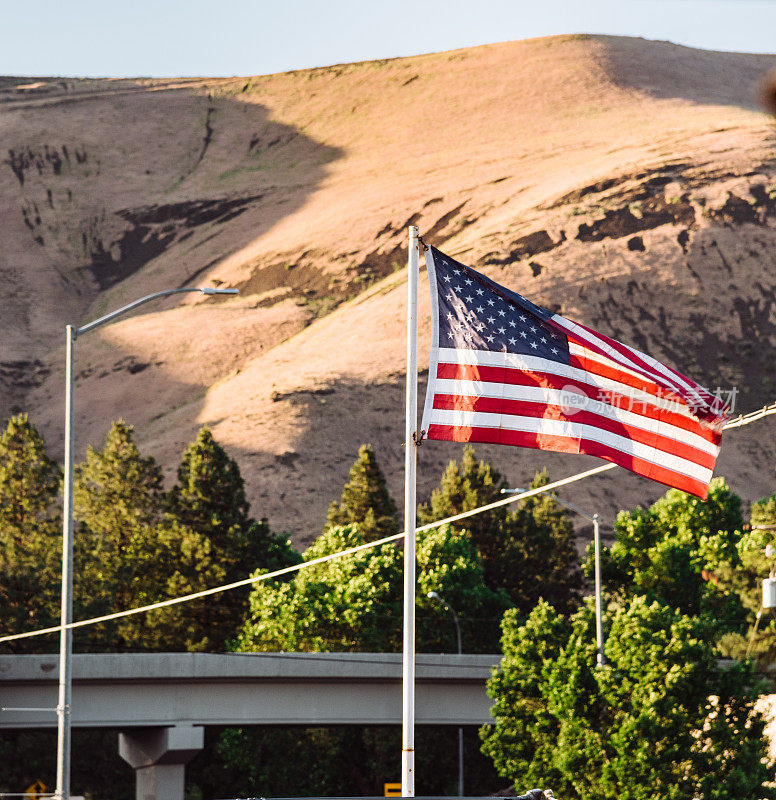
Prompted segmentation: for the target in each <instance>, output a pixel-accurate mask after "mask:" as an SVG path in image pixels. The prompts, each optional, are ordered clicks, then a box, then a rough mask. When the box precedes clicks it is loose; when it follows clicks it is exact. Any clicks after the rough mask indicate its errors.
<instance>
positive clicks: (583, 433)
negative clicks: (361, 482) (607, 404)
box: [429, 408, 713, 484]
mask: <svg viewBox="0 0 776 800" xmlns="http://www.w3.org/2000/svg"><path fill="white" fill-rule="evenodd" d="M429 421H430V423H431V424H432V425H434V424H436V425H449V426H452V427H456V428H496V429H498V430H510V431H523V432H525V433H538V434H545V435H549V436H566V437H569V438H571V439H588V440H590V441H594V442H599V443H600V444H603V445H606V446H608V447H612V448H613V449H615V450H618V451H620V452H621V453H625V454H627V455H630V456H635V457H636V458H641V459H643V460H644V461H648V462H649V463H651V464H655V465H657V466H659V467H665V468H666V469H670V470H673V471H674V472H678V473H679V474H681V475H686V476H687V477H689V478H694V479H695V480H697V481H701V482H703V483H706V484H708V483H709V481H710V480H711V476H712V473H713V471H712V470H710V469H707V468H706V467H701V466H700V465H698V464H695V463H693V462H692V461H688V460H687V459H684V458H680V457H679V456H677V455H675V454H673V453H666V452H665V451H663V450H659V449H657V448H655V447H650V446H649V445H645V444H641V443H640V442H634V441H633V439H628V438H626V437H624V436H618V435H617V434H615V433H610V432H609V431H605V430H603V429H602V428H596V427H594V426H592V425H586V424H585V423H580V422H571V421H563V420H554V419H539V418H536V417H514V416H511V415H509V414H492V413H487V412H480V411H459V410H451V409H442V408H435V409H434V410H433V412H432V414H431V418H430V420H429Z"/></svg>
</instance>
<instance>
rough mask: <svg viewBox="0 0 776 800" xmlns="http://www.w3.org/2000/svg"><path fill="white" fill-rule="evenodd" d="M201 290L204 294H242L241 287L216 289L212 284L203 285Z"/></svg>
mask: <svg viewBox="0 0 776 800" xmlns="http://www.w3.org/2000/svg"><path fill="white" fill-rule="evenodd" d="M199 291H200V292H202V294H240V290H239V289H214V288H213V287H211V286H202V287H200V289H199Z"/></svg>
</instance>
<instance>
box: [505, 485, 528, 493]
mask: <svg viewBox="0 0 776 800" xmlns="http://www.w3.org/2000/svg"><path fill="white" fill-rule="evenodd" d="M524 491H525V489H521V488H520V487H519V486H518V487H517V488H516V489H502V490H501V494H520V492H524Z"/></svg>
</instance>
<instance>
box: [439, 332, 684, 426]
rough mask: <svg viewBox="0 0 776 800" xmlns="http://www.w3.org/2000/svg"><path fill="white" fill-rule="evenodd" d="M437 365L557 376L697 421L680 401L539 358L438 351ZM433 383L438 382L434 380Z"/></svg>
mask: <svg viewBox="0 0 776 800" xmlns="http://www.w3.org/2000/svg"><path fill="white" fill-rule="evenodd" d="M438 363H439V364H460V365H466V366H479V367H507V368H508V369H516V370H520V371H521V372H546V373H547V374H548V375H557V376H558V377H560V378H569V379H571V380H577V381H580V382H581V383H585V384H587V385H589V386H591V387H592V388H593V389H597V390H598V391H599V392H604V393H614V394H621V395H625V396H626V397H633V398H634V399H635V400H636V401H638V402H642V401H645V402H649V400H650V398H654V399H655V401H657V402H650V406H652V407H653V408H656V409H658V410H662V411H670V412H672V413H674V414H680V415H681V416H683V417H686V418H687V419H689V420H692V421H693V422H694V423H696V424H698V420H697V419H696V418H695V417H694V416H693V414H692V413H691V411H690V409H689V408H688V407H687V406H686V405H685V404H684V402H682V401H672V400H668V399H666V398H664V397H659V396H658V395H656V394H654V393H652V392H646V391H641V390H638V389H634V388H633V387H632V386H629V385H628V384H626V383H620V382H619V381H616V380H613V379H612V378H604V377H602V376H600V375H596V374H595V373H593V372H588V371H587V370H584V369H582V368H581V367H572V366H570V365H568V364H562V363H560V362H558V361H552V360H551V359H548V358H541V357H540V356H524V355H518V354H517V353H503V352H502V353H497V352H494V351H492V350H468V349H461V350H457V349H455V348H452V347H440V348H439V356H438ZM435 375H436V370H435V371H434V373H433V376H435ZM640 377H641V376H640ZM437 380H439V379H438V378H437ZM431 386H432V384H431V382H430V381H429V387H431Z"/></svg>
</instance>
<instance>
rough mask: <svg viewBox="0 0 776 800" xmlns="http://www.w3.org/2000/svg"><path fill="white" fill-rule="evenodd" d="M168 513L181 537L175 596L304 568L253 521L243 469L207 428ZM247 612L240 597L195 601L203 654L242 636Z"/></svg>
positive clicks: (280, 540)
mask: <svg viewBox="0 0 776 800" xmlns="http://www.w3.org/2000/svg"><path fill="white" fill-rule="evenodd" d="M167 507H168V509H169V513H170V515H171V517H172V518H173V519H174V520H175V523H176V528H177V531H178V532H177V533H176V534H175V535H173V536H172V537H171V538H170V539H169V542H170V547H171V548H172V550H173V551H174V553H175V558H174V562H173V563H174V570H173V571H172V572H171V577H170V591H174V592H175V593H186V592H193V591H196V590H197V589H199V588H203V587H205V586H209V585H217V584H218V583H229V582H232V581H235V580H239V579H241V578H246V577H248V575H250V574H251V572H253V571H255V570H256V569H262V570H264V571H272V570H275V569H280V568H282V567H285V566H288V565H290V564H295V563H297V562H298V561H299V556H298V554H297V553H296V551H295V550H294V549H293V547H292V546H291V544H290V542H289V541H288V539H286V538H285V537H279V536H275V535H273V534H272V532H271V531H270V528H269V524H268V523H267V520H266V519H262V520H261V521H257V520H255V519H253V518H252V517H251V516H250V514H249V511H250V506H249V504H248V501H247V499H246V496H245V482H244V480H243V478H242V475H241V474H240V468H239V466H238V465H237V462H236V461H235V460H234V459H232V458H231V457H230V456H229V455H228V454H227V453H226V451H225V450H224V449H223V447H221V445H220V444H218V442H216V440H215V439H214V438H213V434H212V432H211V431H210V429H209V428H207V427H203V428H202V429H201V430H200V431H199V433H198V434H197V438H196V439H195V440H194V441H193V442H192V443H191V444H190V445H189V446H188V447H187V449H186V451H185V452H184V454H183V458H182V460H181V464H180V467H179V468H178V482H177V484H176V485H175V486H173V488H172V489H171V490H170V492H169V493H168V495H167ZM203 564H208V565H209V567H208V570H209V575H208V570H206V569H204V568H203ZM247 608H248V603H247V592H246V591H241V590H235V591H230V592H225V593H223V594H221V595H219V596H217V597H216V598H213V597H210V598H204V599H203V600H201V601H194V602H193V604H192V605H191V610H190V611H189V612H187V613H188V616H189V617H190V618H192V619H196V620H197V625H198V626H199V630H200V634H201V636H202V637H203V638H202V641H201V643H200V645H199V648H198V649H202V648H206V647H210V648H212V647H217V648H222V647H224V646H225V645H226V643H227V642H228V641H230V640H231V639H232V638H233V637H234V636H235V635H237V632H238V629H239V626H240V625H241V624H242V621H243V619H244V616H245V613H246V611H247ZM177 613H179V614H182V613H184V611H183V609H181V610H180V611H178V612H177Z"/></svg>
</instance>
